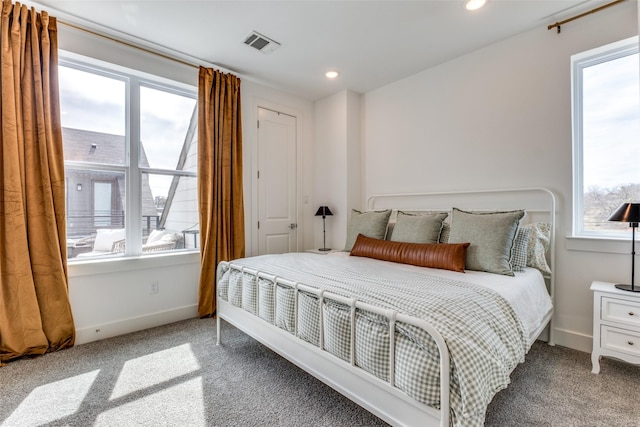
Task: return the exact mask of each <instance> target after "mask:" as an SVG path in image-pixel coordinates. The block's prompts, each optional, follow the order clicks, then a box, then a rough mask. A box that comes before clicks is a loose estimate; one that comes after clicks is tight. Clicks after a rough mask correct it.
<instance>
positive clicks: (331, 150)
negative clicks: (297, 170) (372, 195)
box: [313, 91, 362, 249]
mask: <svg viewBox="0 0 640 427" xmlns="http://www.w3.org/2000/svg"><path fill="white" fill-rule="evenodd" d="M361 104H362V101H361V95H359V94H357V93H355V92H351V91H341V92H339V93H336V94H334V95H332V96H329V97H326V98H324V99H321V100H319V101H317V102H316V103H315V129H316V132H315V150H314V153H315V154H314V165H315V175H314V176H315V195H316V197H315V202H316V203H315V205H314V206H315V207H316V209H317V207H318V206H328V207H329V209H331V212H332V213H333V216H330V217H327V219H326V222H327V226H326V228H327V242H326V245H327V247H329V248H333V249H342V248H344V244H345V240H346V230H347V223H348V219H349V215H350V212H351V209H359V208H360V198H361V189H362V173H361V126H362V116H361ZM314 213H315V211H314ZM315 230H316V232H315V242H314V243H315V245H314V246H313V247H315V248H320V247H322V245H323V241H322V239H323V237H322V220H321V219H320V217H318V218H317V219H316V228H315Z"/></svg>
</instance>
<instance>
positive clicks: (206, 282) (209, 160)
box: [198, 67, 244, 317]
mask: <svg viewBox="0 0 640 427" xmlns="http://www.w3.org/2000/svg"><path fill="white" fill-rule="evenodd" d="M241 126H242V123H241V120H240V79H239V78H237V77H236V76H233V75H231V74H224V73H221V72H220V71H217V70H213V69H211V68H204V67H200V75H199V81H198V200H199V208H200V257H201V262H202V266H201V270H200V287H199V295H198V315H199V316H200V317H209V316H212V315H213V314H215V311H216V298H215V295H216V292H215V289H216V267H217V265H218V263H219V262H220V261H229V260H232V259H235V258H241V257H244V204H243V199H242V128H241Z"/></svg>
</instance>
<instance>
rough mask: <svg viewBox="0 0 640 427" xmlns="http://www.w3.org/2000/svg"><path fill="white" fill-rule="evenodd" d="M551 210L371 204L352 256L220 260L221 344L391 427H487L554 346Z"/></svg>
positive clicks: (527, 202)
mask: <svg viewBox="0 0 640 427" xmlns="http://www.w3.org/2000/svg"><path fill="white" fill-rule="evenodd" d="M555 213H556V204H555V197H554V195H553V193H552V192H551V191H549V190H547V189H544V188H527V189H500V190H483V191H464V192H448V193H420V194H389V195H378V196H371V197H370V198H369V199H368V201H367V209H366V210H365V211H362V212H359V211H354V212H352V214H351V220H350V224H349V230H348V233H347V243H346V245H345V248H346V249H349V251H344V252H337V253H331V254H328V255H317V254H312V253H295V254H282V255H263V256H257V257H250V258H245V259H238V260H232V261H230V262H221V263H220V264H219V266H218V271H217V277H218V284H217V322H218V331H217V333H218V335H217V337H218V343H220V340H221V337H220V321H221V320H225V321H227V322H229V323H231V324H233V325H234V326H236V327H238V328H239V329H241V330H242V331H244V332H245V333H247V334H248V335H250V336H252V337H254V338H255V339H257V340H258V341H260V342H262V343H263V344H265V345H266V346H268V347H270V348H271V349H273V350H274V351H276V352H277V353H279V354H280V355H282V356H283V357H285V358H287V359H289V360H290V361H291V362H293V363H294V364H296V365H298V366H299V367H301V368H302V369H304V370H305V371H307V372H309V373H310V374H312V375H314V376H315V377H317V378H319V379H320V380H322V381H324V382H325V383H327V384H328V385H330V386H331V387H333V388H334V389H336V390H337V391H339V392H340V393H342V394H344V395H345V396H346V397H348V398H350V399H351V400H353V401H354V402H356V403H358V404H359V405H361V406H362V407H364V408H365V409H367V410H369V411H370V412H372V413H374V414H375V415H377V416H378V417H380V418H381V419H383V420H385V421H387V422H388V423H390V424H392V425H407V426H437V425H440V426H448V425H459V426H479V425H483V424H484V414H485V411H486V408H487V405H488V404H489V402H490V401H491V398H492V397H493V396H494V395H495V393H497V392H498V391H499V390H501V389H503V388H505V387H506V386H507V384H508V383H509V375H510V373H511V372H512V370H513V369H514V368H515V367H516V366H517V365H518V364H519V363H522V362H523V361H524V356H525V354H526V353H527V351H528V350H529V348H530V346H531V345H532V343H533V342H534V341H535V340H536V339H539V338H543V339H545V340H547V341H549V342H550V343H553V336H552V332H553V327H552V325H550V324H551V323H552V321H553V316H552V313H553V304H552V302H553V295H554V278H553V271H554V269H553V260H554V253H553V247H554V245H553V240H554V228H555ZM438 221H440V222H438ZM362 224H366V226H363V225H362ZM382 225H384V230H382V228H381V226H382ZM363 227H364V228H363ZM376 227H377V231H375V232H374V231H371V230H374V229H376ZM416 227H419V228H416ZM492 227H497V228H496V230H494V229H493V228H492ZM514 227H515V228H514ZM425 230H427V231H426V232H425V233H424V236H423V235H422V233H423V231H425ZM429 230H431V231H429ZM363 231H365V232H364V233H363ZM368 233H372V234H376V233H382V235H370V236H367V235H366V234H368ZM434 233H437V234H434ZM444 234H446V238H445V236H444ZM434 236H437V237H434ZM487 236H488V237H487ZM516 237H517V238H518V239H519V241H518V242H517V241H516V240H517V239H516ZM434 238H436V239H437V240H433V239H434ZM443 238H445V239H444V240H443ZM412 239H417V240H418V241H411V240H412ZM422 239H427V240H422ZM428 239H432V240H431V241H428ZM482 239H484V240H482ZM467 240H470V241H471V243H469V242H468V241H467ZM494 241H495V242H494ZM507 241H508V242H510V243H508V244H509V245H510V246H509V248H508V254H507V253H506V252H505V249H504V248H503V246H504V245H505V242H507ZM496 245H497V246H499V247H500V252H499V253H495V254H494V252H493V251H494V249H495V247H497V246H496ZM517 245H518V246H519V247H520V249H518V250H516V246H517ZM522 247H524V249H522ZM523 250H524V253H523ZM443 251H444V252H443ZM541 251H542V252H541ZM516 252H519V257H520V258H519V259H516ZM443 253H447V254H451V255H446V256H443V255H442V254H443ZM407 254H409V255H407ZM415 254H418V255H417V256H416V255H415ZM425 254H426V255H425ZM434 254H435V255H434ZM507 256H508V259H506V258H505V257H507ZM389 257H391V258H389ZM398 257H399V258H398ZM523 257H524V259H523ZM461 259H462V261H460V260H461ZM460 262H462V264H460ZM540 263H542V264H540ZM516 266H517V268H516Z"/></svg>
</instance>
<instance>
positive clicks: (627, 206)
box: [608, 203, 640, 292]
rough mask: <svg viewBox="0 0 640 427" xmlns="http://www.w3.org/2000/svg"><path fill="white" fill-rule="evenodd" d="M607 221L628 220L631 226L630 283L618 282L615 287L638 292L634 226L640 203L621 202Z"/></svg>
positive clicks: (639, 216) (639, 210)
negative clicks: (636, 285)
mask: <svg viewBox="0 0 640 427" xmlns="http://www.w3.org/2000/svg"><path fill="white" fill-rule="evenodd" d="M608 221H618V222H628V223H629V227H631V285H623V284H618V285H616V288H618V289H622V290H623V291H630V292H640V287H638V288H636V287H635V275H636V274H635V273H636V271H635V264H636V228H637V227H638V222H640V203H623V204H622V205H620V207H619V208H618V209H617V210H616V211H615V212H614V213H613V214H611V216H610V217H609V219H608Z"/></svg>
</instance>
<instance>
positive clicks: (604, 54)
mask: <svg viewBox="0 0 640 427" xmlns="http://www.w3.org/2000/svg"><path fill="white" fill-rule="evenodd" d="M639 51H640V46H639V38H638V36H633V37H629V38H626V39H623V40H620V41H617V42H614V43H610V44H607V45H605V46H600V47H597V48H594V49H590V50H588V51H585V52H581V53H577V54H575V55H572V56H571V113H572V114H571V115H572V137H573V144H572V145H573V221H572V223H573V224H572V225H573V227H572V237H584V238H613V239H616V238H626V237H628V236H627V235H626V234H624V233H616V232H614V231H608V232H606V233H605V232H598V231H587V230H585V228H584V148H583V132H582V130H583V123H584V120H583V108H582V105H583V96H582V93H583V90H582V88H583V78H582V71H583V70H584V69H585V68H587V67H590V66H593V65H597V64H602V63H605V62H608V61H612V60H615V59H619V58H622V57H625V56H629V55H634V54H637V53H638V52H639ZM638 96H639V97H640V93H639V94H638Z"/></svg>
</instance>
